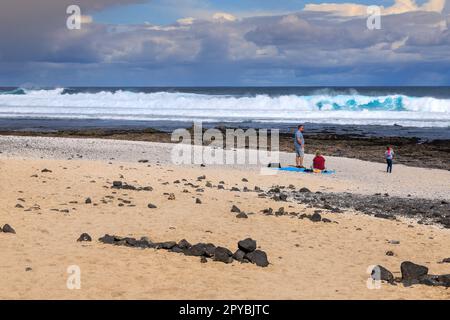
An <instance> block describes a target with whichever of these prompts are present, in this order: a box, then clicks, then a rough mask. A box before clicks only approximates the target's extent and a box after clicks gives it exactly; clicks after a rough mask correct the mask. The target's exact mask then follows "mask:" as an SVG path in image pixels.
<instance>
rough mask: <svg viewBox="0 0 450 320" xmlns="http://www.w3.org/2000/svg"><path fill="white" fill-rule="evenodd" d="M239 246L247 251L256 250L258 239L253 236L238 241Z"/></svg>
mask: <svg viewBox="0 0 450 320" xmlns="http://www.w3.org/2000/svg"><path fill="white" fill-rule="evenodd" d="M238 248H239V249H240V250H242V251H244V252H245V253H249V252H252V251H255V250H256V241H255V240H253V239H251V238H247V239H244V240H241V241H239V242H238Z"/></svg>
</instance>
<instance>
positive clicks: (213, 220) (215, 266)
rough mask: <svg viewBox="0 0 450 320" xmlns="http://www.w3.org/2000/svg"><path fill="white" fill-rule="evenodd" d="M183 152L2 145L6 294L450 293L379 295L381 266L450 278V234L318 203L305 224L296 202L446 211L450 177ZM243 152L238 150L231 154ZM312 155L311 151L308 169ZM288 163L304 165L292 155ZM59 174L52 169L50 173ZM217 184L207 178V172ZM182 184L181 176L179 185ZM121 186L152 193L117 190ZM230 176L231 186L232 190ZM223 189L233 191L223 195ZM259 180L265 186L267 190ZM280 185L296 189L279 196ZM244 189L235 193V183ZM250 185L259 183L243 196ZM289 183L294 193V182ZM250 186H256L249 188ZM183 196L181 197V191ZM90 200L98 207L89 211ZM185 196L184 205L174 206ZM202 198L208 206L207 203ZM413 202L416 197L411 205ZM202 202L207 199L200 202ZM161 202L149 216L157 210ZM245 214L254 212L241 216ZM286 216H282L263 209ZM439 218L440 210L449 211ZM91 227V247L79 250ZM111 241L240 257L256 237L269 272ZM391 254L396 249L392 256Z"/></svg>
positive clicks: (349, 162) (417, 288) (38, 141)
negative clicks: (188, 158) (73, 274)
mask: <svg viewBox="0 0 450 320" xmlns="http://www.w3.org/2000/svg"><path fill="white" fill-rule="evenodd" d="M171 147H172V145H169V144H163V143H150V142H132V141H115V140H108V141H105V140H95V139H62V138H39V137H12V136H8V137H6V136H5V137H0V151H1V153H0V175H1V177H2V183H1V187H0V191H1V193H2V197H1V199H0V225H1V226H3V225H4V224H9V225H10V226H12V227H13V228H14V229H15V231H16V233H15V234H12V233H5V232H3V233H0V240H1V242H2V259H1V261H0V272H1V273H2V274H3V275H5V276H4V277H3V285H2V287H3V288H4V289H3V290H0V298H1V299H111V298H112V299H448V298H449V297H450V296H449V293H448V291H447V290H446V288H444V287H432V286H425V285H422V284H416V285H412V286H404V285H403V284H401V283H397V284H396V285H392V284H388V283H384V282H383V284H382V286H381V288H380V289H369V288H368V287H367V284H366V282H367V279H368V278H369V273H368V268H369V267H370V266H371V265H382V266H384V267H386V268H387V269H389V270H390V271H392V273H393V275H394V277H400V276H401V274H400V264H401V263H402V262H403V261H412V262H414V263H417V264H420V265H424V266H426V267H428V268H429V273H430V274H448V273H450V264H446V263H440V262H441V261H442V260H443V259H444V258H448V257H449V256H450V251H449V250H448V243H449V241H450V230H449V229H447V228H443V226H442V225H439V224H435V223H430V224H419V223H418V220H419V218H416V217H407V216H406V217H405V216H402V215H398V216H397V215H396V212H395V211H396V210H394V212H391V213H392V214H393V215H394V216H396V219H395V220H391V219H380V218H377V217H374V216H372V215H369V214H367V213H364V212H362V211H359V210H355V209H350V208H340V210H338V211H339V212H336V211H337V210H327V209H323V208H320V215H321V216H322V219H323V218H325V219H329V220H330V221H331V222H329V223H325V222H323V221H320V222H313V221H311V220H310V219H307V218H301V215H302V214H306V215H308V214H313V213H315V212H317V210H318V209H319V208H318V207H315V206H314V205H311V204H310V203H307V202H305V201H303V202H302V201H298V198H297V196H298V194H297V193H296V192H297V191H298V190H299V189H301V188H308V189H309V190H310V191H311V194H315V193H316V192H321V194H318V195H321V197H331V196H332V195H333V194H341V193H345V192H347V193H350V194H351V195H355V196H361V197H365V196H367V197H368V196H373V195H374V194H376V193H381V194H385V193H388V194H389V196H386V197H398V198H399V199H400V198H410V199H413V200H414V199H423V201H431V202H433V203H436V206H441V207H442V208H443V209H442V208H441V209H440V210H444V211H445V210H448V209H447V208H448V200H449V198H450V195H449V193H448V190H449V186H450V172H449V171H446V170H438V169H423V168H413V167H406V166H402V165H397V166H395V167H394V174H392V175H387V174H386V173H385V172H384V169H385V168H384V165H383V164H380V163H370V162H365V161H361V160H355V159H347V158H338V157H327V159H328V163H327V164H328V166H329V167H332V168H334V169H336V174H335V175H332V176H326V175H308V174H299V173H291V172H283V173H281V172H280V173H278V174H276V175H261V174H260V170H259V169H258V168H257V167H246V166H239V165H235V166H209V165H207V166H206V167H200V166H194V165H191V166H176V165H173V164H172V163H171V161H170V150H171ZM227 152H233V151H227ZM310 161H311V156H310V155H308V156H307V158H306V162H307V163H309V162H310ZM281 162H282V163H284V164H290V163H293V155H292V154H288V153H283V154H282V155H281ZM45 169H47V170H45ZM203 175H204V176H205V179H200V180H199V179H198V177H200V176H203ZM177 180H178V181H177ZM114 181H121V182H123V183H126V184H128V185H133V186H136V187H138V189H139V188H143V187H151V188H147V189H146V190H125V189H115V188H111V187H112V186H113V182H114ZM221 182H223V184H221ZM218 185H223V189H219V188H218ZM255 186H256V187H258V188H259V189H260V190H261V191H259V192H255V191H253V190H255ZM274 186H278V187H281V189H285V190H290V191H289V192H290V193H289V192H287V194H289V197H288V198H287V200H286V201H280V200H277V199H274V198H273V197H272V196H271V194H270V190H271V189H272V188H274ZM233 187H234V188H238V189H239V191H232V190H231V189H232V188H233ZM245 187H247V189H245ZM283 187H284V188H283ZM245 190H248V191H245ZM172 194H173V196H172ZM87 198H90V200H91V203H86V199H87ZM169 198H170V199H173V198H174V199H173V200H169ZM197 199H199V200H200V201H197ZM413 200H411V201H413ZM197 202H201V203H197ZM150 203H151V204H154V205H155V206H156V208H153V209H151V208H149V207H148V204H150ZM233 205H235V206H237V207H238V208H239V209H240V210H241V211H243V212H245V213H247V216H248V218H246V219H240V218H237V217H236V213H232V212H231V208H232V206H233ZM280 207H283V208H284V212H285V213H284V214H280V215H275V214H274V215H268V214H264V213H263V210H264V209H267V208H273V210H274V211H276V210H278V209H279V208H280ZM440 212H441V211H440ZM82 233H88V234H89V235H90V236H91V237H92V242H77V239H78V237H79V236H80V234H82ZM105 234H111V235H117V236H123V237H134V238H140V237H142V236H145V237H148V238H149V239H150V240H151V241H153V242H164V241H176V242H178V241H180V240H182V239H186V240H188V241H189V242H190V243H192V244H194V243H199V242H204V243H213V244H214V245H216V246H222V247H226V248H229V249H230V250H231V251H233V252H234V251H235V250H236V249H237V243H238V241H240V240H242V239H245V238H252V239H254V240H256V242H257V246H258V249H261V250H263V251H265V252H266V254H267V257H268V260H269V262H270V264H269V266H267V267H264V268H263V267H259V266H257V265H255V264H251V263H245V264H244V263H240V262H238V261H234V262H232V263H230V264H225V263H222V262H218V261H213V260H212V259H208V260H207V261H208V262H207V263H200V258H199V257H194V256H187V255H183V254H179V253H174V252H170V251H167V250H156V249H138V248H131V247H124V246H111V245H107V244H104V243H101V242H99V241H98V238H100V237H102V236H104V235H105ZM388 251H392V253H393V255H387V254H386V253H387V252H388ZM72 265H76V266H79V267H80V270H81V288H80V289H79V290H77V289H75V290H70V289H68V288H67V285H66V282H67V278H68V276H69V274H68V273H67V268H68V267H69V266H72Z"/></svg>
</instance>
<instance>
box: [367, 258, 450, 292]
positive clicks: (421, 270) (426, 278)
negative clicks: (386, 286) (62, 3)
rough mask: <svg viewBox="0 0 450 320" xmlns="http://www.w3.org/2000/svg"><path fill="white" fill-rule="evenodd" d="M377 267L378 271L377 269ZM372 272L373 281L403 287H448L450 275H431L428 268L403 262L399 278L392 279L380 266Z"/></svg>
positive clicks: (449, 285) (389, 273) (387, 271)
mask: <svg viewBox="0 0 450 320" xmlns="http://www.w3.org/2000/svg"><path fill="white" fill-rule="evenodd" d="M377 267H378V269H377ZM377 267H375V268H374V269H373V270H372V278H373V279H375V280H383V281H387V282H389V283H391V284H395V282H401V283H403V285H404V286H411V285H413V284H423V285H427V286H443V287H447V288H448V287H450V274H443V275H431V274H428V268H427V267H425V266H422V265H419V264H415V263H413V262H411V261H404V262H402V263H401V265H400V271H401V273H402V277H401V278H394V276H393V275H392V273H391V272H390V271H389V270H387V269H386V268H384V267H382V266H377Z"/></svg>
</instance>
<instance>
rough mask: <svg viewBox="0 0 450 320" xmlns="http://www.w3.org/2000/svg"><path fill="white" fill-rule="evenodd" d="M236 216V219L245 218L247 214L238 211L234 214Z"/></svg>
mask: <svg viewBox="0 0 450 320" xmlns="http://www.w3.org/2000/svg"><path fill="white" fill-rule="evenodd" d="M236 218H238V219H247V218H248V216H247V214H246V213H245V212H240V213H238V214H237V215H236Z"/></svg>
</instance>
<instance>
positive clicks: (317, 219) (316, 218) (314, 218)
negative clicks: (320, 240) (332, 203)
mask: <svg viewBox="0 0 450 320" xmlns="http://www.w3.org/2000/svg"><path fill="white" fill-rule="evenodd" d="M310 220H311V221H312V222H320V221H322V216H321V215H320V214H318V213H314V214H313V215H312V216H311V218H310Z"/></svg>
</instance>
